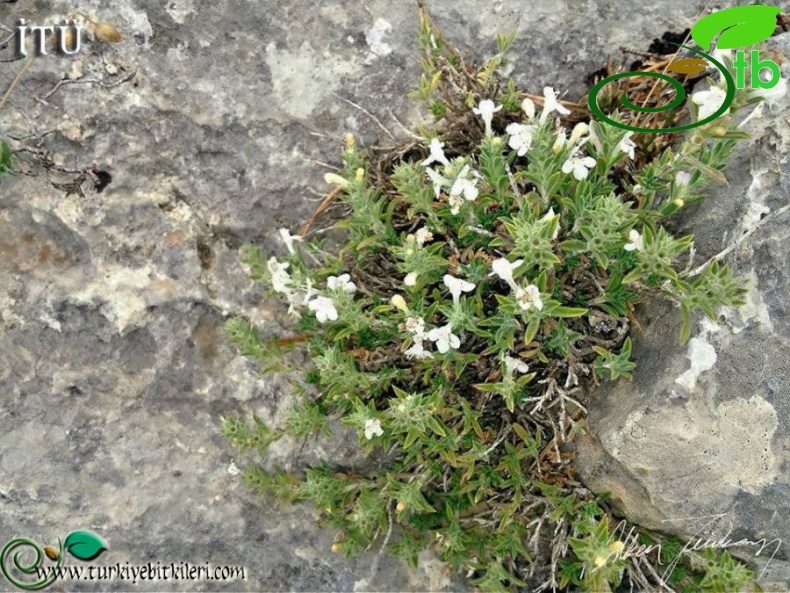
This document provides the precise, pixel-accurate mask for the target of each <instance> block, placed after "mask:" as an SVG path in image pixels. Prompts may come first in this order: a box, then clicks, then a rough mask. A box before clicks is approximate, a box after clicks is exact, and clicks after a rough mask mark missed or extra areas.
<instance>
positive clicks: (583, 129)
mask: <svg viewBox="0 0 790 593" xmlns="http://www.w3.org/2000/svg"><path fill="white" fill-rule="evenodd" d="M589 131H590V126H588V125H587V124H586V123H584V122H583V121H580V122H579V123H578V124H576V125H575V126H573V131H572V132H571V144H576V143H577V142H578V141H579V139H581V137H582V136H584V135H585V134H586V133H587V132H589Z"/></svg>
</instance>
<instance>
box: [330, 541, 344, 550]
mask: <svg viewBox="0 0 790 593" xmlns="http://www.w3.org/2000/svg"><path fill="white" fill-rule="evenodd" d="M342 549H343V546H341V545H340V544H339V543H337V542H335V543H334V544H332V551H333V552H335V553H337V552H339V551H340V550H342Z"/></svg>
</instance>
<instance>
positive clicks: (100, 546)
mask: <svg viewBox="0 0 790 593" xmlns="http://www.w3.org/2000/svg"><path fill="white" fill-rule="evenodd" d="M63 548H64V549H65V550H66V551H67V552H68V553H69V554H71V555H72V556H74V557H75V558H79V559H80V560H93V559H94V558H96V556H98V555H99V554H101V552H102V550H106V549H108V548H107V543H106V542H105V541H104V540H103V539H102V538H101V537H99V536H98V535H96V534H95V533H93V532H92V531H72V532H71V533H69V535H68V536H67V537H66V541H65V542H63Z"/></svg>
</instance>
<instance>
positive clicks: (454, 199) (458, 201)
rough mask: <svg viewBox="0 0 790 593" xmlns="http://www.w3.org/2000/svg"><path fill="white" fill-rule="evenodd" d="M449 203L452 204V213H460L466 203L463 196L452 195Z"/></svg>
mask: <svg viewBox="0 0 790 593" xmlns="http://www.w3.org/2000/svg"><path fill="white" fill-rule="evenodd" d="M447 203H448V204H450V214H458V213H459V212H460V211H461V206H463V205H464V199H463V198H462V197H461V196H450V197H449V198H448V200H447Z"/></svg>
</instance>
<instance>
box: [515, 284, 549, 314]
mask: <svg viewBox="0 0 790 593" xmlns="http://www.w3.org/2000/svg"><path fill="white" fill-rule="evenodd" d="M516 300H517V301H518V306H519V307H521V308H522V309H524V311H529V310H530V309H531V308H532V307H535V308H536V309H537V310H538V311H541V310H542V309H543V301H542V300H541V298H540V290H539V289H538V287H537V286H535V285H534V284H530V285H529V286H527V287H526V288H519V289H518V290H516Z"/></svg>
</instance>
